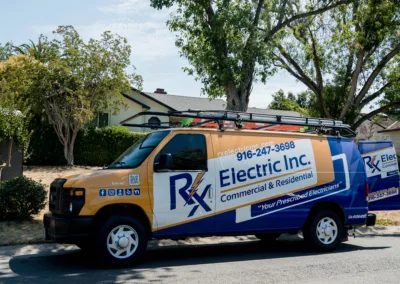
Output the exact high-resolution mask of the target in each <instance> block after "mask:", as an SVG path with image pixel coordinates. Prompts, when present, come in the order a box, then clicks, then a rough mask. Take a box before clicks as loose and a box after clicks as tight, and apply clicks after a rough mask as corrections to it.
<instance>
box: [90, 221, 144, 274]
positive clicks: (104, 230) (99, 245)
mask: <svg viewBox="0 0 400 284" xmlns="http://www.w3.org/2000/svg"><path fill="white" fill-rule="evenodd" d="M119 226H129V227H130V228H132V229H133V230H134V231H135V232H136V234H137V240H136V241H137V246H136V250H135V251H134V252H133V254H132V255H130V256H127V253H125V255H121V256H122V257H125V258H117V257H115V256H114V255H113V254H111V253H110V251H109V250H111V251H114V250H113V249H109V245H108V242H109V241H110V239H109V235H110V234H111V232H112V231H113V232H114V233H115V232H116V231H117V230H116V228H118V227H119ZM124 236H125V235H124ZM133 238H134V239H136V236H134V237H133ZM147 241H148V237H147V234H146V230H145V227H144V226H143V224H142V223H141V221H140V220H138V219H136V218H134V217H131V216H126V215H116V216H111V217H109V218H108V219H107V220H106V221H105V222H104V223H103V225H102V226H101V227H100V229H99V231H98V234H97V238H96V245H95V248H96V256H97V260H98V262H99V264H100V265H101V266H111V267H126V266H131V265H134V264H136V263H138V262H140V261H141V260H142V258H143V255H144V253H145V252H146V248H147ZM110 243H112V241H111V242H110ZM128 246H129V247H130V246H131V244H129V245H128Z"/></svg>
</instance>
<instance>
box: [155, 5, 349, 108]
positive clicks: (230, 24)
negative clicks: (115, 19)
mask: <svg viewBox="0 0 400 284" xmlns="http://www.w3.org/2000/svg"><path fill="white" fill-rule="evenodd" d="M350 1H351V0H311V1H309V2H307V3H304V4H301V3H300V2H299V1H289V0H267V1H265V0H258V1H255V0H254V1H248V0H231V1H229V0H198V1H190V0H152V1H151V4H152V6H153V7H155V8H157V9H162V8H164V7H171V6H173V5H176V7H177V11H176V13H175V15H174V16H173V17H172V19H171V20H170V21H168V26H169V28H170V29H171V30H172V31H173V32H177V39H176V45H177V46H178V47H179V48H180V50H181V56H184V57H186V58H187V59H188V61H189V63H190V64H191V65H192V66H193V67H192V68H184V70H185V71H186V72H187V73H188V74H190V75H195V76H196V79H197V80H201V82H202V83H203V89H202V92H203V93H206V94H208V96H209V97H211V98H215V97H222V96H226V98H227V109H229V110H238V111H246V110H247V107H248V103H249V98H250V94H251V91H252V86H253V82H254V81H256V80H261V81H263V82H264V83H265V81H266V79H267V77H268V76H270V75H271V74H273V72H274V70H273V69H271V58H272V55H271V53H270V52H271V49H270V46H271V42H272V41H273V40H274V39H275V38H276V37H277V36H279V35H280V33H281V31H282V30H283V29H284V28H285V27H286V26H288V25H290V24H291V23H293V22H294V21H296V20H300V19H304V18H307V17H310V16H313V15H317V14H321V13H323V12H325V11H328V10H330V9H332V8H334V7H338V6H340V5H342V4H346V3H348V2H350Z"/></svg>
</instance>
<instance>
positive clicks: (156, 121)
mask: <svg viewBox="0 0 400 284" xmlns="http://www.w3.org/2000/svg"><path fill="white" fill-rule="evenodd" d="M148 123H149V125H150V126H154V127H157V126H161V121H160V119H159V118H158V117H155V116H153V117H151V118H150V119H149V121H148Z"/></svg>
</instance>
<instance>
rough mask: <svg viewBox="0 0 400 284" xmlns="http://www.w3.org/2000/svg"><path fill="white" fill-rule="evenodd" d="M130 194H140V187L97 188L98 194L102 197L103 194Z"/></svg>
mask: <svg viewBox="0 0 400 284" xmlns="http://www.w3.org/2000/svg"><path fill="white" fill-rule="evenodd" d="M124 195H126V196H131V195H140V188H135V189H132V188H125V190H124V189H123V188H117V189H114V188H110V189H100V190H99V196H101V197H104V196H124Z"/></svg>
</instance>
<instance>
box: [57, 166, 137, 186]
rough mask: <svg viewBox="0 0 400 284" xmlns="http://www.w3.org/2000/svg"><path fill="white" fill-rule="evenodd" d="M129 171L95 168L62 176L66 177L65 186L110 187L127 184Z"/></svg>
mask: <svg viewBox="0 0 400 284" xmlns="http://www.w3.org/2000/svg"><path fill="white" fill-rule="evenodd" d="M128 171H129V170H125V169H119V170H93V171H89V172H85V173H82V174H76V175H70V176H65V177H62V178H64V179H66V180H67V181H66V183H65V184H64V187H75V188H90V187H110V186H114V187H115V186H118V185H121V186H123V185H126V184H127V183H128Z"/></svg>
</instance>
